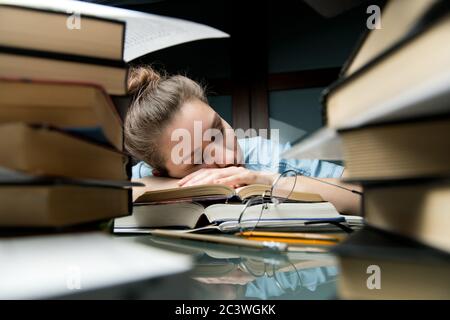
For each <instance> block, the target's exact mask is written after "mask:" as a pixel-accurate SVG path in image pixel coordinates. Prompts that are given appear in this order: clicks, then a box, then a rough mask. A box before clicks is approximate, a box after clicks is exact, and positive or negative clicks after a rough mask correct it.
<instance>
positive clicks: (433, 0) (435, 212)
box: [324, 0, 450, 299]
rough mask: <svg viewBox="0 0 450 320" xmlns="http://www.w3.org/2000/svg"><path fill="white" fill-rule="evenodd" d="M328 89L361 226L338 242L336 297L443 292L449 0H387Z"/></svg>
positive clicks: (448, 243) (448, 274) (448, 244)
mask: <svg viewBox="0 0 450 320" xmlns="http://www.w3.org/2000/svg"><path fill="white" fill-rule="evenodd" d="M381 21H382V28H381V29H379V30H372V31H370V32H368V33H367V34H366V35H365V37H364V39H363V40H362V41H361V43H360V44H359V46H358V48H357V50H356V51H355V53H354V55H353V56H352V58H351V59H350V60H349V62H348V63H347V64H346V66H345V67H344V69H343V71H342V74H341V77H340V79H339V80H338V81H337V82H336V83H335V84H334V85H332V86H331V87H330V88H329V89H328V90H327V91H326V93H325V96H324V98H325V99H324V104H325V107H326V111H325V113H326V120H327V125H328V127H330V128H332V129H336V130H337V132H338V134H339V138H340V139H341V141H342V151H343V156H344V161H345V167H346V169H345V173H344V176H345V179H346V180H348V181H350V182H358V183H361V184H362V185H363V186H364V195H363V213H364V217H365V221H366V222H367V226H365V227H364V229H363V230H361V231H359V232H356V233H355V235H354V236H351V237H350V238H349V239H348V240H347V241H345V242H344V243H343V244H342V245H340V246H337V247H336V249H335V252H336V254H337V255H338V256H339V258H340V259H339V260H340V266H341V276H340V280H339V285H338V291H339V297H340V298H343V299H449V298H450V286H449V283H450V254H449V253H450V179H449V177H450V100H449V98H450V41H449V39H450V4H449V2H448V1H438V0H426V1H425V0H415V1H402V0H395V1H389V2H387V4H386V5H385V7H384V8H383V9H382V11H381Z"/></svg>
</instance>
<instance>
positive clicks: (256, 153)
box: [132, 137, 344, 179]
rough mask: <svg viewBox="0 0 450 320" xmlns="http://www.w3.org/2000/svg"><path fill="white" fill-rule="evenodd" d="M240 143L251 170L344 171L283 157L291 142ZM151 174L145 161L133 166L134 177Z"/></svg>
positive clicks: (322, 173)
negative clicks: (282, 143)
mask: <svg viewBox="0 0 450 320" xmlns="http://www.w3.org/2000/svg"><path fill="white" fill-rule="evenodd" d="M238 143H239V146H240V148H241V150H242V153H243V162H244V166H245V168H247V169H249V170H254V171H268V172H278V173H282V172H283V171H286V170H290V169H291V170H295V171H297V172H298V173H299V174H301V175H305V176H308V177H318V178H339V177H341V175H342V173H343V171H344V167H342V166H340V165H337V164H334V163H331V162H327V161H323V160H309V159H300V160H298V159H283V158H282V157H281V154H282V153H283V152H285V151H286V150H288V149H289V148H291V145H290V144H289V143H287V144H285V145H280V144H277V143H275V142H273V141H272V140H268V139H264V138H262V137H253V138H245V139H239V140H238ZM151 175H152V168H151V167H150V166H149V165H148V164H146V163H145V162H143V161H141V162H139V163H138V164H136V165H135V166H133V169H132V178H133V179H136V178H142V177H145V176H151Z"/></svg>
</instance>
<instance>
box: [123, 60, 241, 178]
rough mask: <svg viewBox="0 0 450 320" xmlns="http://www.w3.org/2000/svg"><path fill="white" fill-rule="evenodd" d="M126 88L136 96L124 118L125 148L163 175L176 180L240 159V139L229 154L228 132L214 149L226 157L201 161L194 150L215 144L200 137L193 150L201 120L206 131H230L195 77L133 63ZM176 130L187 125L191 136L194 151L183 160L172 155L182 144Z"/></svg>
mask: <svg viewBox="0 0 450 320" xmlns="http://www.w3.org/2000/svg"><path fill="white" fill-rule="evenodd" d="M128 89H129V92H130V93H131V94H133V95H134V98H133V102H132V104H131V106H130V109H129V111H128V113H127V116H126V118H125V148H126V149H127V150H128V151H129V152H130V153H131V154H132V155H133V156H134V157H135V158H136V159H138V160H143V161H145V162H146V163H148V164H149V165H150V166H152V167H153V168H154V169H155V170H157V171H158V172H159V173H160V174H163V175H165V174H167V175H169V176H172V177H177V178H181V177H184V176H186V175H187V174H189V173H191V172H194V171H196V170H199V169H200V168H203V167H224V166H228V165H232V164H236V163H237V162H238V161H237V157H238V155H239V148H238V147H237V143H233V144H232V145H234V147H233V150H228V152H225V148H226V145H229V144H226V143H224V142H225V140H227V139H233V140H234V141H235V139H236V138H235V137H234V135H233V136H229V135H228V136H226V137H225V139H224V141H223V143H222V146H221V147H219V148H217V147H216V148H215V152H219V153H220V152H222V154H223V156H220V157H217V158H218V159H222V160H223V161H216V162H214V163H211V162H208V163H209V164H208V165H206V164H204V163H198V161H194V158H195V159H198V158H196V153H198V152H200V153H202V154H203V151H204V150H205V148H207V147H208V145H210V144H211V143H214V142H211V141H203V139H202V142H201V144H200V148H198V149H199V150H197V149H195V146H196V145H197V144H195V143H194V125H195V124H197V127H196V128H197V129H198V124H199V123H201V129H202V130H203V132H205V130H208V129H217V130H220V131H221V132H222V133H224V132H225V131H226V132H227V133H229V132H230V130H225V129H231V127H230V126H229V124H228V123H227V122H226V121H224V120H223V119H222V118H221V117H220V116H219V115H218V114H217V113H216V112H215V111H214V110H213V109H212V108H211V107H210V106H209V105H208V101H207V99H206V95H205V92H204V89H203V88H202V87H201V86H200V85H199V84H198V83H196V82H195V81H193V80H191V79H189V78H187V77H185V76H181V75H174V76H167V75H160V74H158V73H157V72H156V71H154V70H153V69H152V68H150V67H135V68H133V69H131V71H130V75H129V79H128ZM176 129H183V130H184V132H189V133H190V136H191V137H192V141H190V146H189V147H190V148H188V150H189V149H190V150H191V151H192V152H190V153H189V154H188V155H185V156H186V157H185V159H183V162H182V163H180V161H179V160H176V161H174V159H172V158H173V154H172V150H173V148H174V147H176V146H177V144H179V142H180V141H179V140H174V139H172V134H173V133H174V131H175V130H176ZM196 134H197V133H196ZM202 136H203V134H202ZM211 140H212V141H213V140H214V139H211ZM230 151H231V152H230ZM216 156H217V155H216Z"/></svg>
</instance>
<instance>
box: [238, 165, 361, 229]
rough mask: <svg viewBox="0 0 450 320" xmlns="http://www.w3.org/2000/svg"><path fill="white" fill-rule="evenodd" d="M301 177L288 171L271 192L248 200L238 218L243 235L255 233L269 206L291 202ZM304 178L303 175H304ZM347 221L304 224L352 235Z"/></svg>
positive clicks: (338, 220)
mask: <svg viewBox="0 0 450 320" xmlns="http://www.w3.org/2000/svg"><path fill="white" fill-rule="evenodd" d="M298 175H301V174H299V173H298V172H297V171H295V170H286V171H284V172H283V173H281V174H280V175H279V176H278V177H277V179H276V180H275V181H274V183H273V184H272V186H271V188H270V189H269V190H266V191H264V193H263V194H262V195H261V196H257V197H253V198H251V199H250V200H248V201H247V202H246V204H245V206H244V208H243V209H242V211H241V213H240V214H239V218H238V229H239V231H240V232H241V233H242V232H244V231H253V230H254V229H255V228H256V227H257V226H258V225H259V224H260V223H261V218H262V216H263V213H264V211H267V210H268V209H269V205H271V204H272V205H274V206H277V205H280V204H281V203H283V202H287V201H289V197H290V196H291V194H292V193H293V192H294V189H295V185H296V183H297V176H298ZM302 176H303V175H302ZM305 177H307V178H310V179H313V180H316V181H318V182H321V183H325V184H328V185H331V186H334V187H337V188H341V189H344V190H346V191H349V192H352V193H355V194H359V195H362V193H361V192H359V191H356V190H352V189H347V188H345V187H342V186H339V185H336V184H333V183H330V182H326V181H322V180H319V179H316V178H313V177H309V176H305ZM345 223H346V220H345V218H344V217H342V218H340V219H333V220H329V221H328V220H320V221H306V222H305V223H304V224H305V226H306V225H318V224H320V225H323V224H331V225H333V226H334V227H337V228H339V229H341V230H342V231H344V232H346V233H351V232H353V231H354V230H353V229H352V228H351V227H349V226H347V225H346V224H345Z"/></svg>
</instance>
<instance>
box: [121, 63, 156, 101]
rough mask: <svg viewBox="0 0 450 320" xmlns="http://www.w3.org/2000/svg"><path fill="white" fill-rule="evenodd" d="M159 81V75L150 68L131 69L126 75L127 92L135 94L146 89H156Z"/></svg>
mask: <svg viewBox="0 0 450 320" xmlns="http://www.w3.org/2000/svg"><path fill="white" fill-rule="evenodd" d="M160 79H161V76H160V74H159V73H158V72H156V71H155V70H153V69H152V68H151V67H148V66H140V67H133V68H131V69H130V72H129V75H128V92H129V93H132V94H135V93H137V92H140V91H141V90H144V89H147V88H148V87H150V88H156V87H157V86H158V83H159V80H160Z"/></svg>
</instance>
